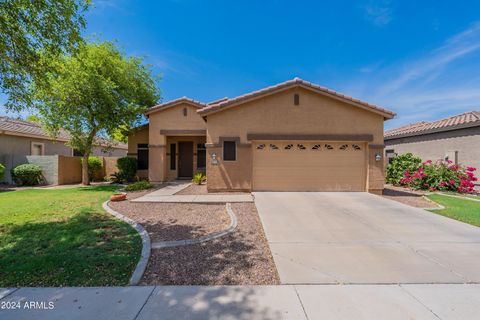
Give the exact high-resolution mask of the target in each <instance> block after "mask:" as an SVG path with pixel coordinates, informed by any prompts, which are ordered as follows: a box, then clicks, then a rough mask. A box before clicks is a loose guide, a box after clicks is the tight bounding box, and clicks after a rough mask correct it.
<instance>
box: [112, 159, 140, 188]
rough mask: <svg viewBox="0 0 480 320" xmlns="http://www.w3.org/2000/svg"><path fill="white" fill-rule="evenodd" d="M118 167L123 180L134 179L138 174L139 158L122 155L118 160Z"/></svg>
mask: <svg viewBox="0 0 480 320" xmlns="http://www.w3.org/2000/svg"><path fill="white" fill-rule="evenodd" d="M117 167H118V170H119V173H120V175H121V177H122V179H123V180H126V181H129V182H131V181H134V179H135V176H136V174H137V159H136V158H133V157H122V158H118V160H117Z"/></svg>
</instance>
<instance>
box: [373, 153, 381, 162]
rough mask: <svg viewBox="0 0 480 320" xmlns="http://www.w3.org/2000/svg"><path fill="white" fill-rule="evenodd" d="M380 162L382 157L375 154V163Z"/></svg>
mask: <svg viewBox="0 0 480 320" xmlns="http://www.w3.org/2000/svg"><path fill="white" fill-rule="evenodd" d="M380 160H382V155H381V154H380V153H377V154H375V161H380Z"/></svg>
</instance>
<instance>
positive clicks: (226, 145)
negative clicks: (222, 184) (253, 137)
mask: <svg viewBox="0 0 480 320" xmlns="http://www.w3.org/2000/svg"><path fill="white" fill-rule="evenodd" d="M235 160H237V143H236V142H235V141H223V161H235Z"/></svg>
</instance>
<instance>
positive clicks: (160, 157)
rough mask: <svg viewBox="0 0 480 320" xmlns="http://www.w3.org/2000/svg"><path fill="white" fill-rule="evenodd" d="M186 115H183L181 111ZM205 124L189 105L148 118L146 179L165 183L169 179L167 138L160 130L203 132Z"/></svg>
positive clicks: (154, 114)
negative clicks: (185, 111) (185, 110)
mask: <svg viewBox="0 0 480 320" xmlns="http://www.w3.org/2000/svg"><path fill="white" fill-rule="evenodd" d="M184 108H186V109H187V115H186V116H184V115H183V109H184ZM205 129H206V123H205V121H204V120H203V118H202V117H200V116H199V115H198V114H197V108H195V107H193V106H191V105H189V104H180V105H178V106H175V107H172V108H169V109H165V110H162V111H159V112H156V113H152V114H150V116H149V133H148V137H149V156H148V162H149V163H148V166H149V168H148V178H149V180H151V181H166V180H168V179H169V174H168V170H167V169H168V167H167V163H168V158H167V136H166V135H163V134H160V130H205Z"/></svg>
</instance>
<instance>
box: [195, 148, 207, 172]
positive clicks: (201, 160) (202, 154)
mask: <svg viewBox="0 0 480 320" xmlns="http://www.w3.org/2000/svg"><path fill="white" fill-rule="evenodd" d="M206 166H207V150H206V149H205V143H199V144H197V169H204V168H205V167H206Z"/></svg>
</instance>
